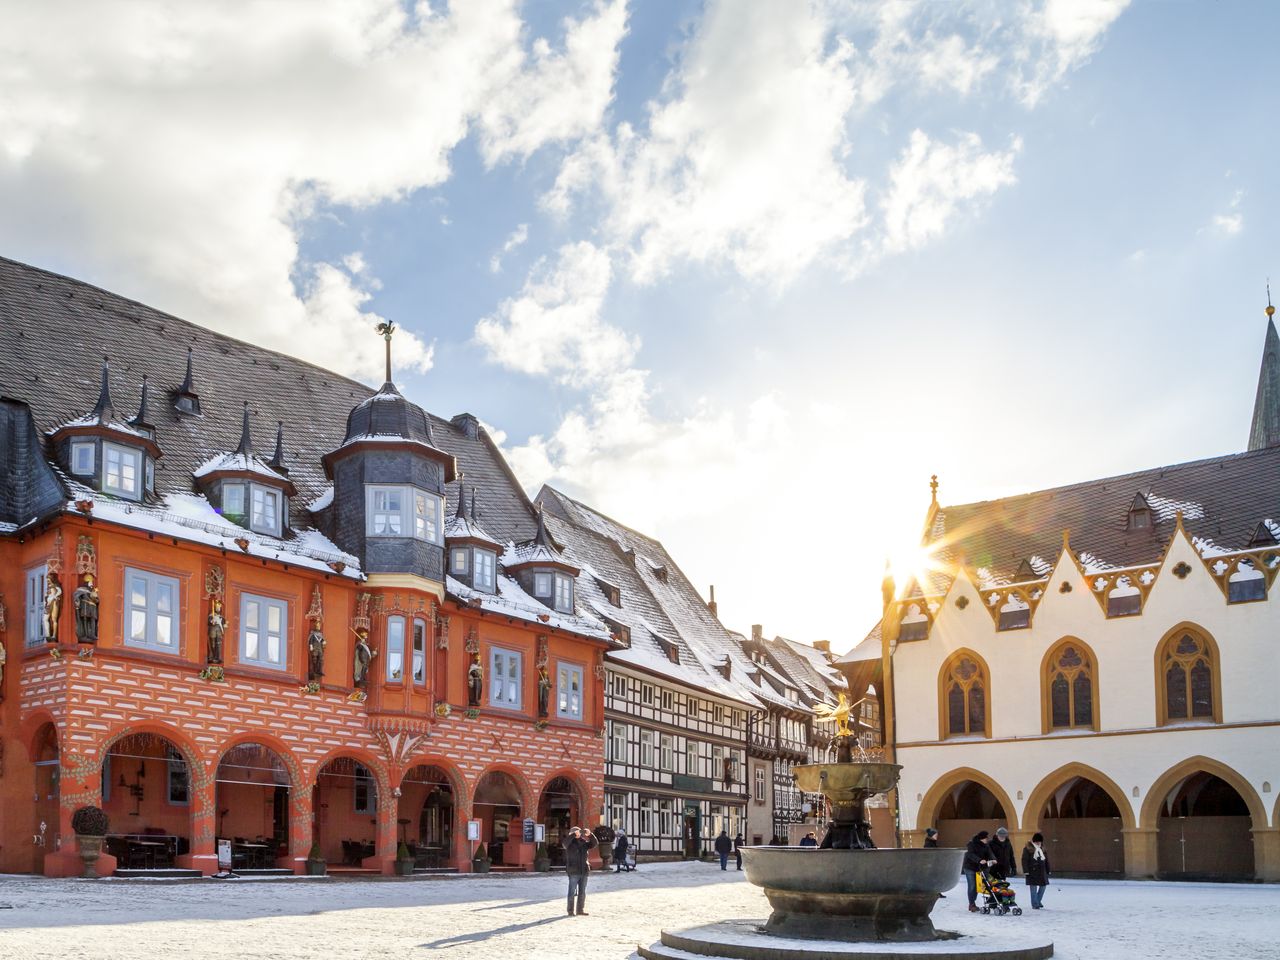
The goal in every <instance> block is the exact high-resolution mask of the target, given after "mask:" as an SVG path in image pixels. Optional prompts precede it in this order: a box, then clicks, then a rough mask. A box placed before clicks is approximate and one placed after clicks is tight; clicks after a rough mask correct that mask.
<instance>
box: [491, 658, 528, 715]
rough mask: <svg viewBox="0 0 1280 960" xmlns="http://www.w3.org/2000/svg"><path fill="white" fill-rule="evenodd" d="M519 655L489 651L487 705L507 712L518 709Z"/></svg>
mask: <svg viewBox="0 0 1280 960" xmlns="http://www.w3.org/2000/svg"><path fill="white" fill-rule="evenodd" d="M520 661H521V657H520V654H518V653H516V652H514V651H512V650H499V649H497V648H496V647H495V648H494V649H493V650H491V651H489V703H490V704H492V705H493V706H495V707H503V708H505V709H508V710H519V709H520V667H521V663H520Z"/></svg>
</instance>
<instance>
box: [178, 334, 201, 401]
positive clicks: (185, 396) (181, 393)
mask: <svg viewBox="0 0 1280 960" xmlns="http://www.w3.org/2000/svg"><path fill="white" fill-rule="evenodd" d="M191 355H192V349H191V347H187V375H186V376H185V377H183V378H182V386H180V387H179V388H178V395H177V400H175V401H174V406H175V407H177V408H178V410H179V411H180V412H181V413H192V414H197V413H199V412H200V397H199V395H198V394H197V393H196V386H195V377H194V376H193V375H192V372H191Z"/></svg>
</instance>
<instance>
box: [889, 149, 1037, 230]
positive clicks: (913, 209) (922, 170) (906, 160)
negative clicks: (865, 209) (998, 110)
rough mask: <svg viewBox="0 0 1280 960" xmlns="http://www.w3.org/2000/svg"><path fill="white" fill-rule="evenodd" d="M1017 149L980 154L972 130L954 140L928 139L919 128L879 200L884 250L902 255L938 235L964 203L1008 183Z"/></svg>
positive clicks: (895, 166)
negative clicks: (882, 217) (948, 141)
mask: <svg viewBox="0 0 1280 960" xmlns="http://www.w3.org/2000/svg"><path fill="white" fill-rule="evenodd" d="M1021 148H1022V144H1021V142H1020V141H1018V140H1016V139H1015V141H1014V142H1013V144H1012V145H1011V146H1010V148H1009V149H1008V150H1005V151H1003V152H997V153H983V152H982V140H981V138H979V137H978V136H977V134H972V133H971V134H965V135H962V136H961V137H960V138H959V140H958V141H957V142H956V143H955V144H946V143H939V142H937V141H935V140H931V139H930V138H929V136H928V135H927V134H925V133H924V131H922V130H915V131H913V132H912V134H911V141H910V143H909V144H908V145H907V148H906V149H905V150H903V152H902V155H901V157H900V158H899V159H898V162H897V163H895V164H894V165H893V167H892V168H891V169H890V170H889V189H888V191H887V193H886V195H885V197H884V200H883V201H882V203H881V207H882V209H883V213H884V239H883V249H884V250H885V251H886V252H888V253H901V252H903V251H906V250H913V249H916V248H918V247H921V246H924V245H925V244H926V243H928V242H929V241H931V240H934V239H936V238H937V237H940V236H941V235H942V234H943V232H944V231H945V229H946V227H947V225H948V223H949V222H950V221H951V220H952V219H953V218H954V217H955V215H956V213H957V210H958V208H959V206H960V204H961V203H962V202H963V201H969V200H975V199H977V198H979V197H983V196H990V195H991V194H993V193H995V192H996V190H998V189H999V188H1000V187H1002V186H1005V185H1006V184H1010V183H1013V182H1014V181H1015V179H1016V178H1015V177H1014V175H1013V160H1014V157H1015V156H1016V155H1017V153H1018V151H1019V150H1020V149H1021Z"/></svg>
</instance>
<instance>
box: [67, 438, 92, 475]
mask: <svg viewBox="0 0 1280 960" xmlns="http://www.w3.org/2000/svg"><path fill="white" fill-rule="evenodd" d="M96 459H97V458H96V456H95V454H94V451H93V441H92V440H72V441H71V472H72V473H74V474H76V475H77V476H81V477H83V476H91V475H92V474H93V471H94V469H95V468H96V467H97V463H96V462H95V460H96Z"/></svg>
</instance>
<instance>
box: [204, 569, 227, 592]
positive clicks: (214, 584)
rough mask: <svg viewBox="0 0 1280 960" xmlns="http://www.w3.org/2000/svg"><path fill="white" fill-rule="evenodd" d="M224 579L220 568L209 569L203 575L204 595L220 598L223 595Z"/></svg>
mask: <svg viewBox="0 0 1280 960" xmlns="http://www.w3.org/2000/svg"><path fill="white" fill-rule="evenodd" d="M223 590H224V579H223V575H222V568H221V567H210V568H209V569H208V570H207V571H206V572H205V575H204V595H205V596H206V597H220V596H222V595H223Z"/></svg>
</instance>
